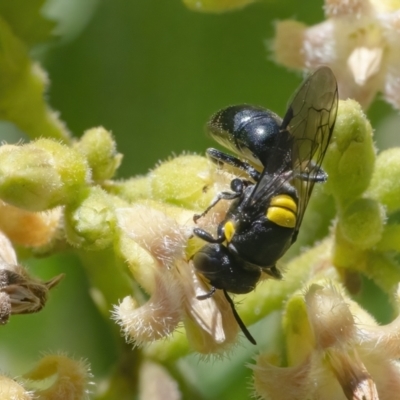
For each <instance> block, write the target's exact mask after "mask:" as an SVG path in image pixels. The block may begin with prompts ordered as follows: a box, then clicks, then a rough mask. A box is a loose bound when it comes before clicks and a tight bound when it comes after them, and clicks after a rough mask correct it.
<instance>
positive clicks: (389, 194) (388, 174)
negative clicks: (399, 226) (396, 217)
mask: <svg viewBox="0 0 400 400" xmlns="http://www.w3.org/2000/svg"><path fill="white" fill-rule="evenodd" d="M399 160H400V148H398V147H397V148H393V149H389V150H386V151H382V153H380V154H379V155H378V157H377V160H376V166H375V170H374V173H373V175H372V180H371V185H370V187H369V189H368V195H369V196H371V197H372V198H374V199H376V200H378V201H380V202H381V203H383V204H384V205H385V206H386V208H387V212H388V213H389V214H390V213H393V212H395V211H397V210H399V209H400V161H399Z"/></svg>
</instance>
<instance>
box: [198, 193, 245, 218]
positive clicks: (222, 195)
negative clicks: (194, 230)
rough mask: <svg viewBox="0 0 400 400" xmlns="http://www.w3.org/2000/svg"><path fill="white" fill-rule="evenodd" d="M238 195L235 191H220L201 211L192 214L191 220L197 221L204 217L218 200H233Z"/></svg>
mask: <svg viewBox="0 0 400 400" xmlns="http://www.w3.org/2000/svg"><path fill="white" fill-rule="evenodd" d="M239 196H240V193H235V192H220V193H218V196H217V197H216V198H215V199H214V200H213V201H212V202H211V204H210V205H209V206H208V207H207V208H206V209H205V210H204V211H203V212H202V213H201V214H194V215H193V221H194V222H197V220H198V219H200V218H202V217H204V216H205V215H206V214H207V213H208V212H209V211H210V210H211V209H212V208H213V207H214V206H215V205H216V204H217V203H218V202H219V201H220V200H234V199H236V198H238V197H239Z"/></svg>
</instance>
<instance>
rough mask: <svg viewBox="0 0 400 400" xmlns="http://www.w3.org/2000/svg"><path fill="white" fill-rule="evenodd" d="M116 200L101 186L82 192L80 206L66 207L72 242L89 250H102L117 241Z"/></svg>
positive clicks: (77, 202)
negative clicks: (115, 233)
mask: <svg viewBox="0 0 400 400" xmlns="http://www.w3.org/2000/svg"><path fill="white" fill-rule="evenodd" d="M115 223H116V217H115V211H114V198H113V197H112V196H110V195H109V194H107V193H106V192H105V191H104V190H102V189H100V188H99V187H96V186H94V187H91V188H88V189H87V190H86V191H82V192H81V193H80V196H79V197H78V198H77V199H76V203H75V204H72V205H69V206H67V207H66V208H65V233H66V235H67V239H68V241H69V242H70V243H71V244H72V245H73V246H77V247H83V248H84V249H86V250H100V249H104V248H106V247H108V246H110V245H111V244H112V243H113V240H114V228H115Z"/></svg>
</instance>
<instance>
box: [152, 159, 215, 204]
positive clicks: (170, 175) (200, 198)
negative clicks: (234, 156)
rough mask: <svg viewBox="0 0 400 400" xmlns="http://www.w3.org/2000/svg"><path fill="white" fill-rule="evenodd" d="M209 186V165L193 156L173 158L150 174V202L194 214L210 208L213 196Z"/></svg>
mask: <svg viewBox="0 0 400 400" xmlns="http://www.w3.org/2000/svg"><path fill="white" fill-rule="evenodd" d="M213 183H214V182H213V180H212V176H211V172H210V165H209V161H208V160H207V159H206V158H204V157H200V156H196V155H183V156H180V157H176V158H174V159H172V160H170V161H166V162H164V163H162V164H161V165H160V166H159V167H158V168H156V169H155V170H154V171H153V172H152V173H151V191H152V196H153V198H154V199H157V200H161V201H164V202H168V203H172V204H175V205H178V206H181V207H185V208H189V209H195V210H199V209H200V210H201V209H204V208H206V207H207V206H208V205H209V204H210V202H211V200H212V199H213V197H214V195H215V191H214V190H213V186H212V185H213ZM210 189H211V190H210Z"/></svg>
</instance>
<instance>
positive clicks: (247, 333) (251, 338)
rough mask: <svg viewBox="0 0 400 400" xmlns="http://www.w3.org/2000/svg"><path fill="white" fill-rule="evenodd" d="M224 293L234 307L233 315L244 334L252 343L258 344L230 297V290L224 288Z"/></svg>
mask: <svg viewBox="0 0 400 400" xmlns="http://www.w3.org/2000/svg"><path fill="white" fill-rule="evenodd" d="M223 292H224V295H225V298H226V300H228V303H229V304H230V306H231V308H232V312H233V316H234V317H235V319H236V322H237V323H238V325H239V327H240V329H241V330H242V332H243V333H244V336H246V338H247V340H248V341H249V342H250V343H252V344H257V342H256V341H255V339H254V338H253V336H251V333H250V332H249V331H248V329H247V328H246V325H245V324H244V322H243V321H242V320H241V318H240V316H239V314H238V312H237V311H236V308H235V304H234V302H233V301H232V299H231V298H230V297H229V295H228V292H227V291H226V290H225V289H224V290H223Z"/></svg>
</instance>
